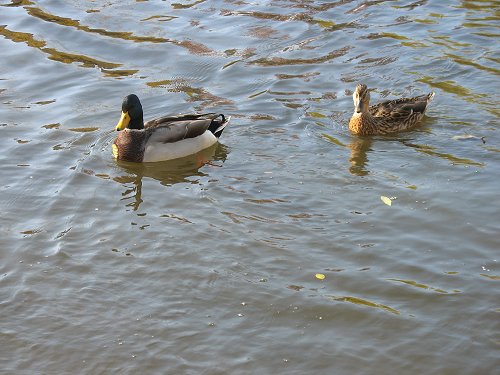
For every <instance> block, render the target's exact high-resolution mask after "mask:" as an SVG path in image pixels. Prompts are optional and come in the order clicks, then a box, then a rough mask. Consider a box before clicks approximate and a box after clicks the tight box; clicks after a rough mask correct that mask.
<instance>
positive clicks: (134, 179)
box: [114, 143, 227, 211]
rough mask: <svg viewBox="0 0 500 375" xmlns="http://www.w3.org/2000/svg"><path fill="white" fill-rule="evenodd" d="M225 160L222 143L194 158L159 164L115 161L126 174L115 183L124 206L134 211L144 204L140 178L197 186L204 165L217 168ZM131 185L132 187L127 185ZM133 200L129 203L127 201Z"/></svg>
mask: <svg viewBox="0 0 500 375" xmlns="http://www.w3.org/2000/svg"><path fill="white" fill-rule="evenodd" d="M226 158H227V149H226V147H225V146H224V145H222V144H220V143H219V144H215V145H213V146H211V147H208V148H206V149H204V150H201V151H200V152H198V153H197V154H196V155H188V156H186V157H184V158H179V159H175V160H169V161H163V162H158V163H129V162H121V161H119V162H118V165H119V166H120V167H121V168H123V170H124V171H125V172H126V173H127V175H125V176H119V177H115V178H114V180H115V181H117V182H119V183H121V184H124V186H126V187H127V190H126V191H125V193H123V194H122V195H123V196H124V197H126V198H124V200H126V201H127V202H128V203H127V206H130V207H133V209H134V211H136V210H138V209H139V206H140V204H141V203H142V202H143V194H142V193H143V191H142V190H143V189H142V179H143V177H149V178H153V179H155V180H157V181H159V182H160V183H161V184H163V185H167V186H170V185H174V184H177V183H191V184H193V183H196V182H197V181H198V180H199V179H200V178H202V177H203V176H207V174H206V173H205V172H206V171H205V168H203V169H202V167H203V166H205V165H206V166H209V167H210V166H212V167H217V166H219V165H218V164H219V163H214V162H222V163H223V162H224V161H225V160H226ZM131 183H132V184H133V185H132V186H131V185H130V184H131ZM131 198H132V201H130V199H131Z"/></svg>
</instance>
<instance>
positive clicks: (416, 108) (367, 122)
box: [349, 85, 434, 135]
mask: <svg viewBox="0 0 500 375" xmlns="http://www.w3.org/2000/svg"><path fill="white" fill-rule="evenodd" d="M367 92H368V89H367V88H366V86H365V85H358V86H357V87H356V92H355V94H354V98H355V99H354V100H356V95H357V97H359V98H360V99H359V100H360V106H361V107H362V108H364V110H362V111H361V113H356V112H355V113H354V114H353V115H352V117H351V120H350V121H349V130H350V131H351V132H352V133H354V134H358V135H383V134H389V133H396V132H400V131H407V130H410V129H412V128H414V127H415V126H416V125H417V124H418V123H419V122H420V121H421V119H422V118H423V116H424V114H425V111H426V109H427V105H428V104H429V103H430V101H431V100H432V99H433V97H434V93H433V92H431V93H430V94H427V95H420V96H416V97H413V98H401V99H396V100H388V101H385V102H382V103H378V104H376V105H373V106H371V107H368V104H369V103H368V101H369V95H367ZM363 101H364V102H363ZM362 104H364V105H362Z"/></svg>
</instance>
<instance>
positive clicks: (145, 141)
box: [113, 94, 229, 162]
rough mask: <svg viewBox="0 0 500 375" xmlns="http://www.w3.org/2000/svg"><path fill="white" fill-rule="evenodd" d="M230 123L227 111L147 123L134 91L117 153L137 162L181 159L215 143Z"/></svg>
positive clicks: (126, 104) (121, 126)
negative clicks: (225, 113)
mask: <svg viewBox="0 0 500 375" xmlns="http://www.w3.org/2000/svg"><path fill="white" fill-rule="evenodd" d="M228 122H229V118H226V117H225V116H224V115H223V114H216V113H203V114H188V115H178V116H166V117H161V118H158V119H155V120H151V121H148V122H146V124H144V119H143V114H142V105H141V102H140V100H139V98H138V97H137V96H136V95H134V94H131V95H128V96H126V97H125V99H123V103H122V115H121V118H120V121H118V124H117V125H116V130H118V131H120V133H119V134H118V136H117V137H116V139H115V141H114V142H113V155H114V157H115V158H117V159H118V160H124V161H133V162H152V161H161V160H171V159H177V158H181V157H184V156H187V155H191V154H194V153H196V152H198V151H201V150H203V149H205V148H207V147H210V146H212V145H213V144H215V143H216V142H217V139H218V138H219V137H220V135H221V134H222V131H223V130H224V128H225V127H226V125H227V124H228Z"/></svg>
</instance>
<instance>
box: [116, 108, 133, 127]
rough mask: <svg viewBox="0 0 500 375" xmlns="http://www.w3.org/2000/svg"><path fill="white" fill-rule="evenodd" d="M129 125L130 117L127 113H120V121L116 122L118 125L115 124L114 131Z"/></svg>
mask: <svg viewBox="0 0 500 375" xmlns="http://www.w3.org/2000/svg"><path fill="white" fill-rule="evenodd" d="M129 123H130V116H129V114H128V112H122V115H121V117H120V121H118V124H116V130H123V129H125V128H126V127H127V126H128V124H129Z"/></svg>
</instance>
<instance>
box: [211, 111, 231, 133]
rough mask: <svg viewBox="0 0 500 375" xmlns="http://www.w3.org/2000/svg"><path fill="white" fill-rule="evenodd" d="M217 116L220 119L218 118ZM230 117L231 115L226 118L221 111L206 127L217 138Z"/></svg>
mask: <svg viewBox="0 0 500 375" xmlns="http://www.w3.org/2000/svg"><path fill="white" fill-rule="evenodd" d="M219 117H220V118H221V119H219ZM230 119H231V117H228V118H226V116H224V115H223V114H222V113H221V114H220V115H219V116H217V118H215V119H213V120H212V123H211V124H210V126H209V127H208V130H210V131H211V132H212V133H213V135H215V136H216V137H217V138H219V137H220V136H221V134H222V132H223V131H224V129H225V128H226V126H227V124H229V120H230Z"/></svg>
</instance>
